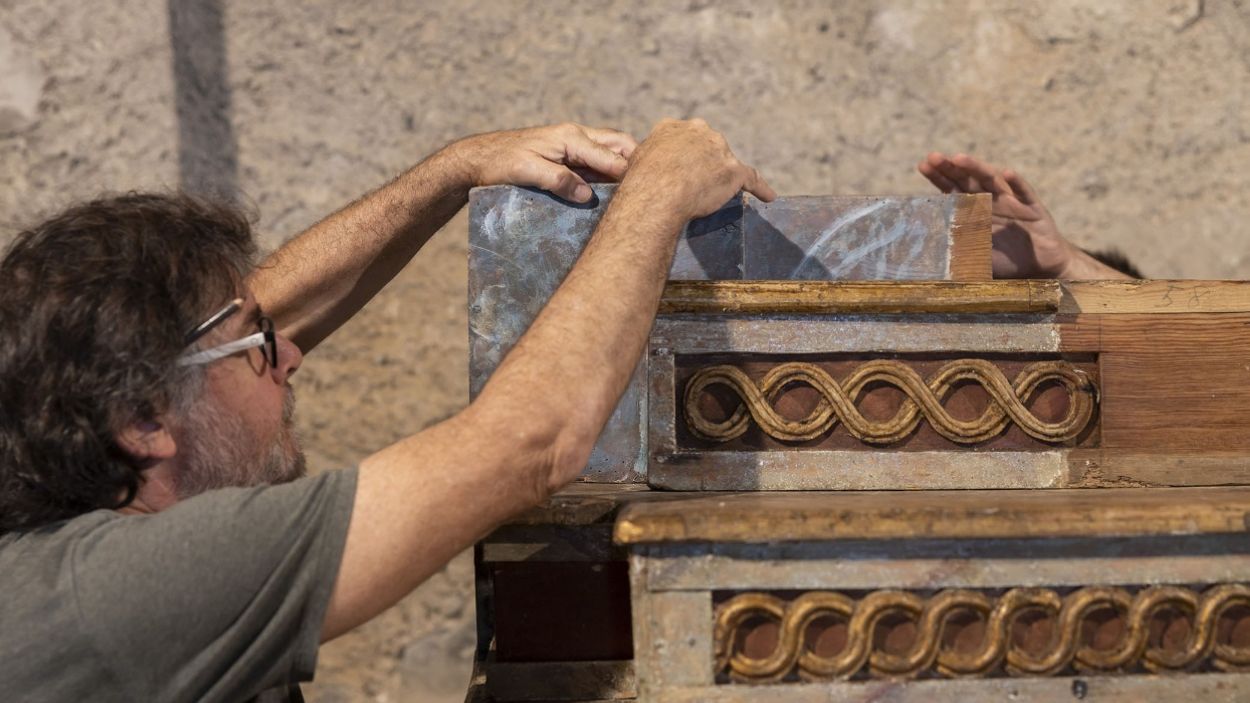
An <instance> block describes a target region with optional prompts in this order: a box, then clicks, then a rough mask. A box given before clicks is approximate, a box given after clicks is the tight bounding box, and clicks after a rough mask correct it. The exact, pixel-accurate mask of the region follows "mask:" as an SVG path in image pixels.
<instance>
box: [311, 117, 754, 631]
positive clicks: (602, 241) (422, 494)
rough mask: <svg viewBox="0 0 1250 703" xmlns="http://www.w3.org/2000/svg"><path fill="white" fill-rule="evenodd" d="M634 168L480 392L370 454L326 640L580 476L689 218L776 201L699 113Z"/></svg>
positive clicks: (652, 144)
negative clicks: (737, 196) (743, 197)
mask: <svg viewBox="0 0 1250 703" xmlns="http://www.w3.org/2000/svg"><path fill="white" fill-rule="evenodd" d="M631 164H632V165H631V167H630V172H629V174H628V175H627V176H626V178H625V180H624V181H623V182H622V184H621V186H620V188H619V189H618V190H617V193H616V195H615V197H614V198H613V199H612V203H611V205H610V206H609V207H608V210H607V212H606V213H605V214H604V216H603V218H602V220H601V221H600V223H599V226H598V227H597V228H596V230H595V234H594V235H593V236H592V237H591V240H590V242H589V244H588V245H587V246H586V249H585V250H584V251H583V252H582V256H581V257H580V258H579V259H578V261H577V263H576V264H575V265H574V266H573V269H572V271H570V273H569V275H568V276H567V277H566V278H565V280H564V282H563V283H562V284H561V285H560V287H559V289H557V291H556V293H555V295H553V296H552V298H551V300H550V301H549V302H548V303H547V306H546V307H545V308H544V309H543V311H542V313H541V314H539V316H538V318H537V319H536V320H535V321H534V323H533V324H532V325H531V326H530V329H529V330H528V331H527V332H526V333H525V335H524V336H523V337H522V338H521V340H520V341H519V342H518V343H517V345H516V346H515V347H514V348H513V349H512V351H511V352H509V354H508V356H507V357H506V358H505V359H504V361H503V363H501V364H500V365H499V367H498V368H497V369H496V370H495V373H494V375H493V376H492V377H491V379H490V381H489V382H488V383H487V384H486V387H485V388H483V390H482V393H481V394H480V395H479V396H478V398H477V399H476V400H475V401H474V402H473V403H472V404H471V405H470V406H469V407H468V408H466V409H465V410H464V411H463V412H461V413H459V414H458V415H456V416H455V417H453V418H451V419H449V420H447V421H445V422H442V423H440V424H438V425H435V426H434V427H431V428H428V429H426V430H424V431H422V432H420V433H418V434H416V435H414V436H412V437H410V438H408V439H405V440H403V441H402V442H399V443H398V444H395V445H392V446H390V447H388V448H386V449H384V450H382V451H380V452H378V453H376V454H374V455H373V456H370V457H369V458H367V459H366V460H365V461H364V462H362V463H361V465H360V474H359V481H358V484H357V491H356V500H355V504H354V508H353V514H352V520H351V525H350V527H349V529H348V534H347V546H346V548H345V549H344V556H343V561H342V565H341V567H340V571H339V579H338V582H337V583H336V585H335V593H334V596H333V598H332V599H331V602H330V609H329V614H328V615H327V617H326V623H325V628H324V629H323V632H322V634H323V637H325V638H330V637H334V636H335V635H337V634H339V633H341V632H343V631H344V630H346V629H348V628H350V627H352V626H354V625H355V624H358V623H360V622H363V621H364V620H366V619H368V618H369V617H372V616H373V615H374V614H376V613H377V612H379V611H380V610H381V609H382V608H384V607H386V606H387V605H389V604H391V603H393V602H395V601H396V600H398V599H399V598H400V597H402V596H403V595H404V594H406V593H407V592H408V591H409V590H411V589H412V588H413V587H415V586H416V585H417V584H418V583H420V582H421V581H422V580H424V579H425V578H427V577H428V576H429V575H430V574H432V573H434V572H435V571H436V570H437V569H439V568H440V567H441V566H442V564H444V563H445V562H446V561H447V560H448V559H450V558H451V557H452V556H453V555H455V554H456V553H458V552H459V551H460V550H461V549H463V548H465V547H467V546H468V545H470V544H472V543H473V542H474V541H475V540H477V539H480V538H481V537H483V536H484V535H485V534H486V533H487V532H488V531H489V530H490V529H491V528H492V527H494V526H495V525H497V524H499V523H500V522H501V521H503V520H505V519H506V518H507V517H509V516H510V515H513V514H515V513H517V512H518V511H520V510H522V509H524V508H526V507H528V506H531V505H534V504H535V503H536V502H538V501H539V500H540V499H542V498H544V497H545V496H547V495H548V494H549V493H550V492H551V491H553V490H555V489H556V488H559V487H560V486H561V485H563V484H565V483H567V482H569V481H571V480H573V478H574V477H576V476H577V475H578V474H579V473H580V472H581V469H582V468H583V467H584V466H585V463H586V460H587V459H588V458H589V456H590V452H591V448H592V447H593V446H594V442H595V439H596V438H597V437H598V434H599V432H600V430H601V429H602V427H603V425H604V423H605V422H606V421H607V419H608V417H609V415H610V414H611V412H612V409H613V408H614V407H615V405H616V402H617V400H618V398H619V397H620V395H621V393H622V391H623V390H624V388H625V385H626V384H627V383H628V381H629V378H630V376H631V374H632V372H633V369H634V367H635V365H636V364H637V362H638V359H639V357H640V355H641V353H642V350H643V348H644V347H645V345H646V339H647V333H648V331H649V330H650V328H651V324H652V320H653V317H654V314H655V309H656V307H657V304H658V302H659V297H660V293H661V291H662V290H663V287H664V280H665V278H666V275H667V273H668V269H669V266H670V265H671V259H672V256H673V251H674V249H675V248H676V242H677V236H678V234H679V233H680V231H681V228H682V226H683V225H684V224H685V223H686V221H688V220H689V219H691V218H692V217H698V216H701V215H706V214H708V213H711V212H713V211H714V210H715V208H716V207H717V206H719V205H722V204H723V203H724V202H725V201H726V200H728V199H729V198H730V197H731V196H732V195H733V193H735V192H737V191H738V190H739V189H743V188H745V189H746V190H749V191H751V192H753V193H755V194H756V195H758V196H759V197H761V198H763V199H765V200H771V199H772V198H773V197H775V193H773V192H772V189H771V188H769V187H768V185H767V184H766V183H765V182H764V181H763V179H762V178H760V177H759V174H758V173H756V172H755V170H754V169H752V168H750V167H748V166H745V165H744V164H742V163H741V162H739V161H738V160H737V159H736V158H735V157H734V156H733V153H732V152H731V151H730V150H729V147H728V145H727V144H725V142H724V139H723V138H722V137H721V136H720V135H719V134H717V133H716V132H714V131H713V130H711V129H710V128H709V127H708V126H707V124H706V123H703V122H701V121H691V122H684V123H679V122H663V123H661V124H660V125H658V126H657V127H656V129H655V130H654V131H653V132H652V134H651V136H650V137H649V138H648V140H647V142H646V143H644V144H643V145H642V146H640V147H639V148H638V152H637V153H635V155H634V159H633V160H632V161H631Z"/></svg>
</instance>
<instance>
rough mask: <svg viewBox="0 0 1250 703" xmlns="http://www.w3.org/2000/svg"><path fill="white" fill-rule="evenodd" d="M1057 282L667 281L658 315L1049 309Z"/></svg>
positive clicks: (1053, 307)
mask: <svg viewBox="0 0 1250 703" xmlns="http://www.w3.org/2000/svg"><path fill="white" fill-rule="evenodd" d="M1061 295H1062V291H1061V289H1060V284H1059V282H1058V281H1026V280H1020V281H976V282H955V281H669V282H668V285H667V286H665V288H664V295H663V297H662V298H661V299H660V310H659V311H660V314H661V315H665V314H677V313H695V314H703V315H718V314H764V313H776V314H837V313H872V314H924V313H1054V312H1057V311H1058V310H1059V304H1060V298H1061Z"/></svg>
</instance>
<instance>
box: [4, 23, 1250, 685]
mask: <svg viewBox="0 0 1250 703" xmlns="http://www.w3.org/2000/svg"><path fill="white" fill-rule="evenodd" d="M1248 92H1250V1H1247V0H1206V2H1203V1H1202V0H1145V1H1141V2H1137V1H1130V0H1121V1H1120V2H1110V1H1108V2H1101V3H1090V2H1084V1H1081V0H1054V1H1052V2H1047V3H1034V2H1014V3H1013V2H988V1H975V0H966V1H962V2H961V1H957V0H947V1H935V2H929V3H914V2H881V1H872V0H856V1H851V2H842V3H826V2H797V1H788V2H766V1H763V0H756V1H755V2H709V1H706V0H690V1H689V2H675V1H669V0H644V1H637V2H624V1H622V2H578V3H567V2H566V3H556V2H547V1H546V0H516V1H512V2H507V1H505V0H464V1H462V2H456V3H447V2H404V3H401V2H381V1H378V0H366V1H364V2H358V3H342V2H334V1H332V0H310V1H304V2H293V1H283V2H263V3H261V2H227V3H225V5H224V7H223V6H217V5H214V4H213V3H212V2H182V0H164V1H163V0H125V1H123V2H111V3H87V4H84V3H81V2H69V1H68V0H0V242H2V241H5V240H7V239H8V238H9V237H10V236H11V235H12V233H13V232H14V231H16V229H17V228H18V227H20V225H21V224H22V223H27V222H30V221H32V220H34V219H36V218H38V217H40V216H41V215H44V214H48V213H51V212H53V211H55V210H57V209H58V208H60V207H62V206H64V205H66V204H68V203H70V202H72V201H74V200H75V199H78V198H81V197H84V196H87V195H91V194H94V193H97V192H99V191H101V190H126V189H144V188H154V187H170V186H177V185H179V184H180V183H185V184H186V185H188V186H190V187H194V188H197V189H207V190H217V191H220V192H226V193H230V192H234V191H236V190H237V191H239V192H241V193H243V194H244V201H245V202H246V203H249V204H251V205H252V206H253V207H254V208H255V210H256V211H257V212H258V213H259V217H260V219H259V230H260V232H261V233H262V237H263V240H264V243H265V245H266V246H269V247H273V246H277V245H278V244H280V243H281V242H282V241H283V240H285V239H286V238H287V237H290V236H291V235H293V234H295V233H297V232H299V231H300V229H301V228H303V227H305V226H307V225H309V224H310V223H312V222H314V221H315V220H316V219H318V218H319V217H321V216H323V215H325V214H326V213H327V212H329V211H331V210H333V209H334V208H336V207H338V206H339V205H341V204H343V203H345V202H347V201H348V200H349V199H351V198H353V197H355V196H357V195H359V194H361V193H362V192H364V191H366V190H368V189H369V188H372V187H374V186H376V185H378V184H380V183H382V182H384V181H385V180H386V179H388V178H389V177H390V176H392V175H394V174H395V173H397V172H398V171H400V170H402V169H403V168H405V167H406V166H408V165H410V164H412V163H414V162H415V161H417V160H418V159H419V158H421V157H422V156H423V155H425V154H427V153H429V152H430V151H431V150H433V149H435V148H437V147H438V146H439V145H441V144H444V143H446V142H447V141H449V140H452V139H454V138H456V137H457V136H461V135H463V134H466V133H470V132H478V131H483V130H489V129H496V128H504V127H512V126H520V125H529V124H538V123H545V122H553V121H563V120H576V121H581V122H584V123H587V124H595V125H614V126H617V127H620V128H622V129H625V130H628V131H630V132H633V133H634V134H636V135H637V136H639V137H642V136H644V135H645V133H646V131H647V130H648V128H649V126H650V125H651V124H652V123H653V122H654V121H655V120H657V119H659V118H661V117H665V116H673V117H687V116H701V117H704V118H705V119H707V120H709V121H710V122H711V123H712V124H713V125H714V126H716V127H718V128H719V129H721V130H723V131H724V132H725V133H726V135H727V136H728V138H729V141H730V143H731V144H732V145H734V147H735V149H736V150H737V152H738V153H739V154H740V155H741V156H742V157H743V158H744V159H746V160H748V161H750V162H752V163H754V164H755V165H757V166H758V167H759V168H760V169H761V171H763V172H764V174H765V175H766V176H768V177H769V179H770V180H771V182H772V183H773V184H774V185H775V186H776V187H777V189H778V190H779V191H780V192H782V193H784V194H803V193H813V194H822V193H924V192H927V191H928V188H929V187H928V184H927V183H926V182H925V181H924V180H923V179H921V178H920V177H919V176H918V175H916V174H915V173H914V170H913V167H914V164H915V163H916V162H917V161H918V160H919V159H920V158H921V157H922V156H923V155H924V154H925V153H926V152H927V151H929V150H934V149H936V150H945V151H959V150H964V151H969V152H971V153H976V154H980V155H983V156H985V157H987V158H989V159H991V160H993V161H995V162H999V163H1003V164H1010V165H1012V166H1014V167H1016V168H1017V169H1019V170H1021V171H1022V172H1023V173H1024V174H1025V175H1026V176H1027V177H1029V178H1030V179H1031V180H1032V181H1033V182H1034V185H1035V186H1036V187H1037V188H1038V189H1039V190H1040V191H1041V193H1042V194H1043V197H1044V198H1045V200H1046V202H1047V203H1048V204H1049V205H1050V206H1051V209H1052V211H1053V212H1054V214H1055V216H1056V218H1057V219H1058V221H1059V224H1060V226H1061V227H1062V228H1063V229H1064V230H1065V231H1066V232H1068V233H1069V235H1070V236H1071V237H1072V238H1073V239H1074V240H1076V241H1077V242H1079V243H1082V244H1086V245H1094V246H1107V245H1116V246H1119V247H1121V248H1122V249H1124V250H1125V251H1127V252H1129V253H1130V254H1131V256H1132V257H1133V258H1134V259H1135V260H1137V261H1138V263H1140V265H1141V266H1142V268H1143V269H1144V270H1145V271H1146V273H1147V274H1148V275H1151V276H1154V277H1193V278H1246V277H1250V245H1248V240H1247V234H1248V233H1250V227H1248V226H1247V224H1246V220H1247V218H1250V167H1248V166H1247V164H1250V102H1248V99H1250V95H1248ZM465 228H466V225H465V219H464V217H463V215H462V216H460V217H458V218H456V219H455V220H454V221H453V222H452V224H450V225H449V226H448V227H447V228H446V230H445V231H444V232H442V233H440V234H439V235H438V236H437V237H436V238H435V239H434V240H433V241H432V242H431V243H430V244H429V245H428V246H427V248H426V250H425V251H423V252H422V253H421V254H419V255H418V256H417V257H416V259H415V260H414V261H413V263H412V264H411V265H410V266H409V267H408V268H407V269H406V270H405V271H404V272H403V273H402V274H401V275H400V276H399V277H398V278H397V280H396V281H395V282H394V283H392V284H391V286H390V287H389V288H388V289H387V290H386V291H385V292H383V293H382V294H381V295H380V296H379V297H378V299H377V300H375V301H374V302H373V303H372V304H371V305H370V306H369V307H368V308H367V309H366V310H365V311H364V312H363V313H362V314H361V315H359V316H358V317H357V319H355V320H354V321H353V322H351V323H350V324H349V325H347V326H346V327H345V328H344V329H343V331H342V332H341V333H340V334H339V335H338V336H337V337H335V338H334V339H331V340H329V341H328V342H326V343H325V344H324V345H322V346H321V347H320V348H319V349H318V350H317V351H316V353H314V354H313V355H311V356H310V357H309V358H308V359H307V361H306V362H305V365H304V367H303V368H302V369H301V370H300V373H299V375H298V376H296V379H295V385H296V387H297V390H298V392H299V393H300V396H301V402H300V412H301V415H300V420H299V422H300V426H301V428H302V430H303V432H304V435H305V438H306V444H307V448H308V452H309V457H310V460H311V464H312V466H313V468H314V470H324V469H325V468H328V467H335V466H344V465H349V464H351V463H352V462H354V461H356V460H358V459H360V458H361V457H363V456H365V455H367V454H368V453H370V452H371V451H372V450H375V449H377V448H379V447H382V446H384V445H386V444H387V443H389V442H391V441H393V440H395V439H397V438H400V437H402V436H404V435H406V434H408V433H411V432H414V431H416V430H419V429H421V428H422V427H424V426H426V425H428V424H430V423H431V422H434V421H437V420H438V419H440V418H444V417H447V416H448V415H449V414H451V413H454V412H455V411H456V410H457V409H458V408H460V407H462V406H463V405H464V403H465V401H466V396H467V380H466V376H467V371H466V369H467V364H466V354H467V351H466V318H465V306H464V295H465V285H466V279H465V271H464V260H465V237H466V231H465ZM471 572H472V568H471V563H470V560H469V559H468V557H467V556H462V557H461V558H459V559H458V560H457V561H456V562H454V563H453V564H452V565H451V566H450V567H449V568H448V569H447V570H446V571H445V572H444V573H442V574H440V575H439V576H437V577H436V578H434V579H433V580H431V581H430V582H429V583H428V584H426V585H425V586H423V587H422V588H421V589H419V590H418V591H417V592H416V593H414V594H413V595H412V596H411V597H409V598H408V599H407V600H405V601H404V602H403V603H402V604H401V605H400V606H399V607H397V608H395V609H393V610H392V611H391V612H389V613H387V614H386V615H385V616H383V617H381V618H379V619H378V620H376V621H375V622H373V623H371V624H369V625H367V626H366V627H363V628H361V629H360V630H359V631H357V632H354V633H352V634H350V635H348V636H346V637H343V638H341V639H340V640H338V641H336V642H334V643H332V644H330V645H329V646H327V647H325V648H324V649H323V651H322V655H321V665H320V669H319V673H318V678H317V681H316V683H314V684H312V685H311V686H309V687H308V691H309V694H310V696H309V697H310V699H311V700H314V701H355V700H376V701H388V700H389V701H407V700H426V701H454V700H459V699H460V698H461V697H462V695H463V688H464V683H465V680H466V677H467V671H468V664H467V661H468V658H469V656H470V654H471V650H472V646H473V630H472V619H473V607H472V602H471V596H470V593H471Z"/></svg>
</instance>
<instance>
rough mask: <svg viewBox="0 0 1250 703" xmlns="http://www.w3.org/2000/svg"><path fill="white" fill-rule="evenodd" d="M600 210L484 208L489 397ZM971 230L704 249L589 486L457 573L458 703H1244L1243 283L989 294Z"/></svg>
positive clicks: (760, 212) (1247, 676)
mask: <svg viewBox="0 0 1250 703" xmlns="http://www.w3.org/2000/svg"><path fill="white" fill-rule="evenodd" d="M597 195H598V196H599V201H598V202H597V203H595V204H593V205H592V206H589V207H585V208H578V207H575V206H570V205H568V204H564V203H560V202H558V201H556V200H554V199H552V198H550V197H549V196H545V195H543V194H540V193H536V192H533V191H526V190H521V189H510V188H492V189H481V190H478V191H475V193H474V196H473V198H472V224H471V236H470V245H471V246H470V250H471V255H470V328H471V329H470V336H471V360H470V366H471V371H472V373H473V388H474V391H475V392H476V390H478V389H480V387H481V384H482V383H484V381H485V378H486V377H487V376H488V375H489V372H490V370H491V369H492V368H493V367H494V364H497V363H498V361H499V359H501V358H502V354H503V353H505V352H506V349H507V348H508V346H509V345H510V344H511V343H512V342H515V340H516V338H517V337H519V335H520V334H521V332H522V331H523V330H524V327H525V326H526V325H527V324H528V321H529V319H532V316H533V314H535V313H536V312H537V310H538V309H539V308H541V305H542V303H543V302H544V301H545V300H546V296H548V295H549V294H550V292H551V291H552V290H554V287H555V286H556V285H558V283H559V280H560V278H561V277H562V274H563V272H564V271H566V270H567V268H568V267H569V266H570V265H571V264H572V261H573V260H574V259H575V258H576V255H577V253H578V252H579V251H580V246H581V244H583V243H584V242H585V239H586V238H587V237H588V236H589V233H590V231H591V229H593V224H594V222H596V221H597V218H598V215H599V214H601V212H602V208H603V207H604V206H605V204H606V202H607V201H608V200H610V197H611V190H610V189H605V188H600V189H599V190H598V191H597ZM988 207H989V202H988V199H987V198H986V197H985V196H979V197H974V196H942V197H928V198H906V197H894V198H867V197H865V198H783V199H781V200H780V201H778V202H776V203H772V204H763V203H759V202H758V201H753V200H752V199H750V198H746V199H743V200H740V201H737V202H735V203H731V204H730V205H729V206H727V208H726V209H725V210H723V211H722V212H720V213H717V214H716V215H713V216H712V217H710V218H707V219H705V220H703V221H696V222H695V223H692V224H691V226H690V228H689V229H688V230H687V232H686V234H685V236H684V237H683V240H682V245H681V246H680V247H679V253H678V257H677V260H676V261H675V263H674V270H673V275H672V278H673V280H672V281H671V282H670V284H669V286H668V287H667V289H666V291H665V294H664V297H663V300H662V302H661V306H660V311H659V316H658V318H657V321H656V324H655V326H654V328H653V331H652V334H651V342H650V345H649V350H648V353H647V355H646V357H645V358H644V359H643V361H642V363H641V364H640V365H639V369H638V371H637V373H636V374H635V377H634V382H633V383H632V384H631V388H630V390H629V391H627V393H626V396H625V398H623V399H622V405H621V406H620V407H619V408H618V410H617V413H616V414H615V415H614V417H613V419H612V421H611V423H610V424H609V427H608V428H607V429H605V432H604V435H603V436H602V437H601V440H600V445H599V447H597V449H596V453H595V455H594V457H593V458H592V461H591V465H590V466H588V467H587V472H586V475H585V476H584V477H583V478H584V480H583V481H579V482H578V483H576V484H574V485H573V486H571V487H570V488H568V489H566V490H565V491H563V492H561V493H559V494H557V495H556V496H554V497H552V498H551V499H550V500H548V501H547V502H546V503H545V504H544V505H543V506H540V507H539V508H537V509H535V510H533V511H530V512H529V513H527V514H525V515H523V516H521V517H520V518H518V519H517V520H515V521H513V522H512V523H510V524H508V525H506V526H504V527H501V528H500V529H499V530H498V531H496V532H495V533H494V534H492V535H491V536H490V537H488V538H487V539H486V540H484V541H483V542H482V543H481V544H479V545H478V547H477V549H476V562H477V596H478V599H477V607H478V619H479V650H478V662H477V666H476V670H475V677H474V685H473V688H472V689H471V691H470V694H469V700H472V701H616V700H642V701H665V702H667V701H691V702H694V701H724V702H726V703H728V702H738V701H777V702H782V701H785V702H790V701H796V702H797V701H821V702H824V701H868V700H872V701H879V700H889V701H991V700H992V701H999V700H1022V701H1024V700H1027V701H1052V700H1053V701H1070V700H1090V701H1140V700H1179V699H1182V698H1184V697H1189V698H1192V699H1195V700H1203V701H1217V700H1248V699H1250V673H1247V672H1250V556H1247V553H1246V552H1247V550H1250V540H1247V538H1246V537H1247V535H1246V532H1247V530H1250V283H1243V282H1232V281H1162V280H1147V281H1133V282H1114V283H1113V282H1099V281H1090V282H1064V283H1060V282H1056V281H993V280H990V275H989V236H990V235H989V221H988Z"/></svg>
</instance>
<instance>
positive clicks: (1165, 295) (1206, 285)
mask: <svg viewBox="0 0 1250 703" xmlns="http://www.w3.org/2000/svg"><path fill="white" fill-rule="evenodd" d="M1063 290H1064V297H1063V306H1062V310H1061V311H1062V312H1068V313H1112V314H1122V313H1151V314H1161V315H1175V314H1178V313H1180V314H1183V313H1218V312H1250V281H1169V280H1144V281H1064V283H1063Z"/></svg>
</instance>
